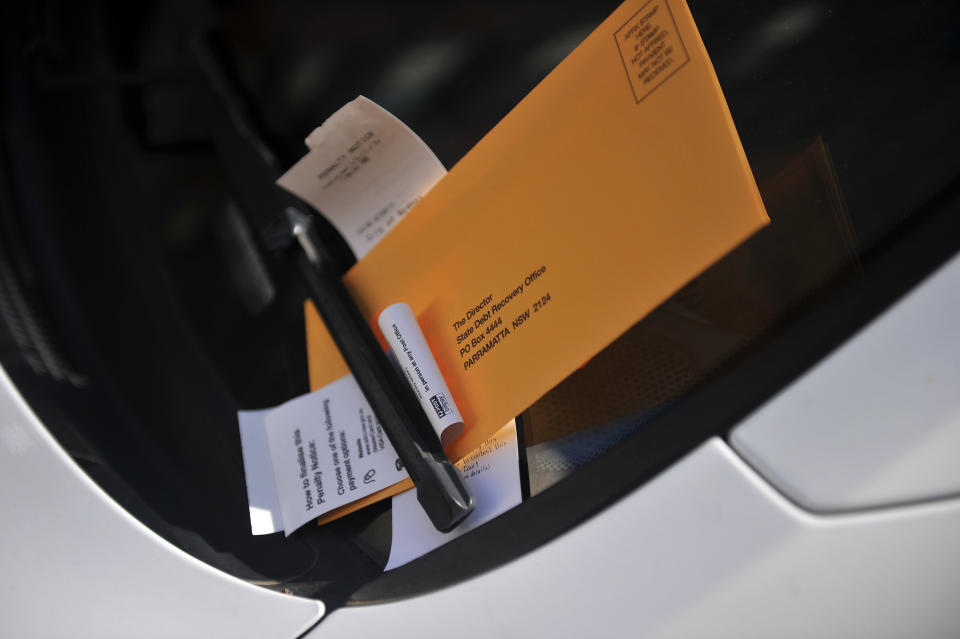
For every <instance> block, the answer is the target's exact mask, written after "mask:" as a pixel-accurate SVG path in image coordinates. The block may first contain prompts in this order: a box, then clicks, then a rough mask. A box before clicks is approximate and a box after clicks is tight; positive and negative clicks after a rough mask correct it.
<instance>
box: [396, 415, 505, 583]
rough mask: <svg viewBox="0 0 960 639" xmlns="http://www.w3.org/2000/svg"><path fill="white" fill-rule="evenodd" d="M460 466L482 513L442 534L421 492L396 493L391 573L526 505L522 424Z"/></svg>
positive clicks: (501, 434) (487, 443)
mask: <svg viewBox="0 0 960 639" xmlns="http://www.w3.org/2000/svg"><path fill="white" fill-rule="evenodd" d="M457 466H458V467H459V468H460V470H461V472H462V473H463V477H464V479H466V481H467V484H468V485H469V486H470V490H472V491H473V494H474V495H475V496H476V498H477V507H476V509H475V510H474V511H473V512H472V513H470V516H469V517H467V518H466V519H465V520H464V521H463V523H462V524H460V525H459V526H457V527H456V528H455V529H454V530H452V531H450V532H448V533H442V532H440V531H438V530H437V529H436V528H434V527H433V524H432V523H430V519H429V518H428V517H427V514H426V513H425V512H423V508H421V507H420V504H419V502H417V494H416V490H408V491H406V492H404V493H401V494H399V495H396V496H395V497H394V498H393V544H392V545H391V547H390V558H389V559H388V560H387V565H386V568H385V570H391V569H393V568H396V567H398V566H402V565H403V564H405V563H407V562H409V561H413V560H414V559H416V558H417V557H420V556H421V555H425V554H426V553H428V552H430V551H431V550H433V549H434V548H438V547H440V546H442V545H443V544H445V543H447V542H448V541H451V540H453V539H456V538H457V537H459V536H460V535H462V534H464V533H466V532H468V531H470V530H473V529H474V528H477V527H478V526H480V525H481V524H484V523H486V522H488V521H490V520H491V519H493V518H494V517H497V516H499V515H501V514H503V513H504V512H506V511H508V510H510V509H511V508H513V507H514V506H516V505H518V504H519V503H520V501H521V499H522V495H521V491H520V460H519V451H518V449H517V425H516V421H513V420H511V421H510V423H509V424H507V425H506V426H504V427H503V428H501V429H500V430H499V431H497V432H496V434H494V435H493V437H490V438H489V439H487V440H486V441H485V442H484V443H483V444H482V445H481V446H480V448H478V449H477V450H475V451H474V452H472V453H470V454H469V455H467V456H466V457H464V458H463V459H462V460H461V461H460V462H459V463H458V464H457Z"/></svg>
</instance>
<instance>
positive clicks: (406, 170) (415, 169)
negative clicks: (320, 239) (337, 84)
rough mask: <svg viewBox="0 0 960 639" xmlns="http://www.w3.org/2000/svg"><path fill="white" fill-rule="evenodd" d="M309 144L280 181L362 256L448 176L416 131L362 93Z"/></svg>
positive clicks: (309, 139)
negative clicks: (322, 217) (324, 219)
mask: <svg viewBox="0 0 960 639" xmlns="http://www.w3.org/2000/svg"><path fill="white" fill-rule="evenodd" d="M306 143H307V146H308V147H309V149H310V151H309V152H308V153H307V155H305V156H304V157H303V158H302V159H301V160H300V161H299V162H297V163H296V164H295V165H293V167H291V168H290V170H289V171H287V172H286V173H284V174H283V175H282V176H281V177H280V179H279V180H277V184H279V185H280V186H282V187H283V188H285V189H287V190H288V191H290V192H291V193H293V194H294V195H296V196H298V197H300V198H301V199H303V200H305V201H306V202H309V203H310V204H311V205H312V206H313V207H314V208H315V209H317V210H318V211H319V212H320V213H322V214H323V215H324V216H325V217H326V218H327V219H329V220H330V222H331V223H332V224H333V225H334V226H335V227H336V228H337V230H338V231H340V234H341V235H342V236H343V237H344V239H345V240H346V241H347V244H349V245H350V248H351V249H353V253H354V255H355V256H356V258H357V259H358V260H359V259H360V258H362V257H363V256H364V255H366V253H367V251H369V250H370V249H371V248H373V246H374V245H375V244H376V243H377V242H379V241H380V239H382V238H383V237H384V236H385V235H386V234H387V233H388V232H389V231H390V230H391V229H392V228H393V226H394V225H395V224H396V223H397V222H399V221H400V219H401V218H402V217H403V216H404V214H405V213H406V212H407V211H409V210H410V209H411V208H413V206H414V205H415V204H416V203H417V202H419V201H420V198H422V197H423V196H424V195H425V194H426V192H427V191H429V190H430V188H431V187H432V186H433V185H434V184H436V183H437V182H438V181H439V180H440V178H442V177H443V176H444V175H446V169H444V168H443V165H442V164H440V160H438V159H437V156H435V155H434V154H433V151H431V150H430V148H429V147H427V145H426V144H424V143H423V140H421V139H420V138H419V137H418V136H417V134H416V133H414V132H413V131H411V130H410V129H409V128H407V126H406V125H405V124H404V123H403V122H401V121H400V120H398V119H397V118H395V117H393V115H391V114H390V113H389V112H387V111H385V110H384V109H382V108H381V107H379V106H378V105H377V104H375V103H374V102H371V101H370V100H368V99H367V98H365V97H363V96H360V97H358V98H357V99H356V100H353V101H352V102H348V103H347V104H345V105H344V106H343V107H341V108H340V110H339V111H337V112H336V113H334V114H333V115H331V116H330V117H329V118H328V119H327V120H326V121H325V122H324V123H323V124H322V125H321V126H320V127H319V128H317V129H315V130H314V131H313V133H311V134H310V136H309V137H308V138H307V140H306Z"/></svg>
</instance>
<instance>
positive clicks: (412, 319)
mask: <svg viewBox="0 0 960 639" xmlns="http://www.w3.org/2000/svg"><path fill="white" fill-rule="evenodd" d="M378 323H379V325H380V332H381V333H383V336H384V338H386V340H387V344H389V345H390V353H389V354H390V358H391V359H392V360H393V362H394V364H396V365H397V367H398V368H399V369H400V371H401V372H402V373H403V376H404V377H406V378H407V382H408V383H409V384H410V388H412V389H413V392H414V394H415V395H416V396H417V399H418V400H419V401H420V407H421V408H422V409H423V411H424V412H425V413H426V414H427V419H429V420H430V425H431V426H433V430H434V431H435V432H436V433H437V437H439V438H440V443H441V444H442V445H443V446H444V447H446V446H447V445H448V444H449V443H450V442H452V441H453V440H454V439H456V438H457V436H458V435H459V434H460V433H462V432H463V417H461V416H460V410H459V409H458V408H457V405H456V404H455V403H454V401H453V395H452V394H451V393H450V389H449V388H447V383H446V382H445V381H443V375H441V374H440V367H439V366H437V360H436V359H434V357H433V353H432V352H431V351H430V346H429V345H428V344H427V338H426V337H424V335H423V331H422V330H420V324H419V323H418V322H417V318H416V316H415V315H414V314H413V310H412V309H411V308H410V305H409V304H404V303H403V302H399V303H397V304H391V305H390V306H388V307H387V308H385V309H383V312H381V313H380V318H379V320H378Z"/></svg>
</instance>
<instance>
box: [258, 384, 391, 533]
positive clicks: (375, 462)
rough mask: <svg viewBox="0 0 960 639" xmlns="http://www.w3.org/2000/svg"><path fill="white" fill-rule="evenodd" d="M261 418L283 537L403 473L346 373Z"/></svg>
mask: <svg viewBox="0 0 960 639" xmlns="http://www.w3.org/2000/svg"><path fill="white" fill-rule="evenodd" d="M265 421H266V435H267V437H266V439H267V448H268V449H269V451H270V459H271V460H272V462H273V477H274V481H275V483H276V489H277V496H278V499H279V502H280V511H281V514H282V520H283V530H284V532H285V533H286V534H288V535H289V534H290V533H291V532H293V531H294V530H296V529H297V528H299V527H300V526H302V525H303V524H305V523H307V522H308V521H310V520H311V519H315V518H317V517H319V516H320V515H322V514H323V513H325V512H327V511H328V510H333V509H334V508H337V507H339V506H343V505H344V504H348V503H350V502H352V501H354V500H356V499H359V498H361V497H365V496H367V495H369V494H370V493H373V492H376V491H378V490H380V489H381V488H386V487H387V486H390V485H393V484H395V483H397V482H398V481H400V480H402V479H405V478H406V477H407V471H406V470H404V469H403V466H402V464H401V463H400V459H399V458H398V457H397V454H396V452H395V451H394V449H393V445H392V444H391V443H390V440H389V439H387V435H386V433H384V432H383V428H382V427H381V426H380V424H379V423H378V422H377V420H376V418H374V416H373V411H372V410H371V408H370V404H368V403H367V400H366V398H365V397H364V396H363V393H362V392H361V391H360V387H359V386H358V385H357V382H356V380H354V378H353V376H352V375H346V376H344V377H341V378H340V379H338V380H337V381H335V382H333V383H332V384H328V385H326V386H324V387H323V388H321V389H319V390H317V391H314V392H312V393H309V394H307V395H302V396H300V397H297V398H295V399H292V400H290V401H289V402H287V403H285V404H282V405H280V406H278V407H277V408H275V409H273V410H271V411H270V412H268V413H267V415H266V418H265Z"/></svg>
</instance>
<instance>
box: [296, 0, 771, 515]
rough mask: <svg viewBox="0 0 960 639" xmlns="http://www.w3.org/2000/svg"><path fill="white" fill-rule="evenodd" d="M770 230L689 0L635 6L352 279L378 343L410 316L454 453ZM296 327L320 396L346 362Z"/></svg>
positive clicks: (315, 329) (312, 330) (316, 335)
mask: <svg viewBox="0 0 960 639" xmlns="http://www.w3.org/2000/svg"><path fill="white" fill-rule="evenodd" d="M766 223H767V216H766V213H765V212H764V208H763V203H762V202H761V200H760V196H759V193H758V191H757V187H756V184H755V182H754V179H753V175H752V173H751V171H750V167H749V166H748V164H747V160H746V157H745V156H744V153H743V148H742V147H741V145H740V140H739V138H738V136H737V132H736V129H735V128H734V125H733V121H732V119H731V117H730V112H729V110H728V108H727V105H726V102H725V101H724V98H723V94H722V93H721V91H720V85H719V83H718V81H717V77H716V75H715V74H714V71H713V67H712V65H711V63H710V60H709V58H708V57H707V52H706V50H705V49H704V46H703V42H702V41H701V39H700V35H699V33H698V32H697V28H696V25H695V24H694V22H693V18H692V16H691V15H690V11H689V9H688V8H687V6H686V4H685V3H684V2H682V1H681V0H639V1H628V2H625V3H624V4H623V5H621V6H620V7H619V8H618V9H617V10H616V11H615V12H614V13H613V15H611V16H610V17H609V18H607V19H606V20H605V21H604V22H603V24H601V25H600V26H599V27H598V28H597V29H596V31H594V32H593V33H592V34H591V35H590V36H589V37H588V38H587V39H586V40H585V41H584V42H583V43H582V44H580V46H578V47H577V48H576V50H574V51H573V52H572V53H571V54H570V55H569V56H568V57H567V58H566V59H565V60H564V61H563V62H562V63H561V64H560V65H559V66H558V67H557V68H556V69H555V70H554V71H553V72H551V73H550V75H548V76H547V77H546V78H545V79H544V80H543V81H542V82H541V83H540V84H539V85H538V86H537V87H536V88H535V89H534V90H533V91H532V92H531V93H530V94H529V95H528V96H527V97H525V98H524V99H523V100H522V101H521V102H520V103H519V104H518V105H517V106H516V107H515V108H514V109H513V110H512V111H511V112H510V113H509V114H508V115H507V116H506V117H505V118H504V119H503V120H502V121H501V122H500V123H499V124H498V125H497V126H496V127H495V128H494V129H493V130H492V131H490V133H489V134H487V135H486V136H485V137H484V138H483V139H482V140H481V141H480V142H479V143H478V144H477V145H476V146H475V147H474V148H473V149H472V150H471V151H470V152H469V153H467V155H466V156H464V158H463V159H462V160H461V161H460V162H459V163H458V164H457V165H456V166H454V167H453V169H452V170H451V171H450V173H449V174H448V175H447V176H446V177H444V178H443V179H442V180H441V181H440V182H439V183H437V185H436V186H434V187H433V189H432V190H431V191H430V192H429V193H428V194H427V195H426V196H425V197H424V198H423V200H422V201H421V202H420V203H419V204H417V206H416V207H414V209H413V210H412V211H411V212H410V213H408V214H407V216H406V219H405V220H404V221H403V222H401V223H400V224H398V226H397V227H396V228H395V229H394V230H393V231H392V233H391V234H390V235H389V236H387V237H386V238H385V239H384V240H383V241H382V242H380V244H378V245H377V246H375V247H374V248H373V249H372V250H371V251H370V252H369V253H368V254H367V255H366V256H365V257H364V258H363V259H362V260H360V261H359V262H358V263H357V264H356V265H355V266H354V268H353V269H352V270H351V271H350V272H349V273H348V274H347V275H346V277H345V280H344V281H345V283H346V285H347V287H348V289H349V290H350V292H351V293H352V294H353V296H354V298H355V299H356V301H357V304H358V305H359V306H360V309H361V310H362V311H363V312H364V314H365V315H366V316H367V318H368V319H369V321H370V324H371V326H372V327H373V330H374V332H375V333H376V334H378V335H379V329H378V328H377V316H378V314H379V313H380V311H381V310H382V309H383V308H385V307H386V306H389V305H390V304H393V303H395V302H400V301H403V302H406V303H408V304H409V305H410V306H411V307H412V308H413V311H414V313H415V314H416V315H417V318H418V320H419V322H420V325H421V327H422V329H423V332H424V333H425V335H426V337H427V340H428V342H429V345H430V348H431V349H432V351H433V353H434V355H435V357H436V359H437V362H438V363H439V366H440V369H441V371H442V372H443V375H444V378H445V379H446V381H447V383H448V385H449V386H450V389H451V392H452V393H453V395H454V399H455V401H456V403H457V405H458V406H459V408H460V411H461V413H462V414H463V417H464V421H465V423H466V430H465V431H464V433H463V435H461V436H460V437H459V438H458V439H457V440H455V441H454V442H453V443H452V445H451V446H450V447H449V448H448V450H447V452H448V454H449V456H450V457H451V458H452V459H454V460H457V459H460V458H462V457H463V456H464V455H466V454H467V453H468V452H470V451H471V450H473V449H474V448H476V447H477V446H478V445H479V444H480V443H481V442H483V440H485V439H486V438H488V437H490V435H492V434H493V433H494V432H496V431H497V429H499V428H500V427H501V426H503V425H504V424H505V423H507V422H508V421H509V420H510V419H511V418H512V417H514V416H515V415H517V414H518V413H520V412H521V411H523V410H524V409H525V408H526V407H527V406H529V405H530V404H531V403H533V402H534V401H535V400H536V399H537V398H539V397H540V396H541V395H543V394H544V393H546V392H547V391H548V390H550V388H552V387H553V386H555V385H556V384H557V383H558V382H560V381H561V380H562V379H563V378H565V377H566V376H567V375H569V374H570V373H572V372H573V371H574V370H575V369H576V368H577V367H579V366H580V365H581V364H583V363H584V362H585V361H587V360H588V359H590V358H591V357H592V356H593V355H595V354H596V353H597V352H598V351H600V350H601V349H603V348H604V347H605V346H607V345H608V344H609V343H610V342H612V341H613V340H614V339H615V338H616V337H618V336H619V335H620V334H621V333H623V332H624V331H626V330H627V329H628V328H630V327H631V326H632V325H633V324H635V323H636V322H637V321H638V320H639V319H640V318H642V317H643V316H644V315H646V314H647V313H649V312H650V311H651V310H653V309H654V308H655V307H656V306H658V305H659V304H660V303H661V302H663V301H664V300H665V299H666V298H667V297H669V296H670V295H671V294H672V293H674V292H675V291H676V290H678V289H679V288H680V287H682V286H683V285H684V284H686V283H687V282H688V281H690V280H691V279H692V278H693V277H694V276H696V275H697V274H698V273H700V272H701V271H703V270H704V269H706V268H707V267H708V266H710V265H711V264H712V263H713V262H714V261H716V260H717V259H718V258H720V257H721V256H723V255H724V254H726V253H727V252H728V251H730V250H731V249H732V248H734V247H735V246H737V245H738V244H739V243H741V242H742V241H743V240H744V239H746V238H747V237H748V236H750V235H751V234H752V233H753V232H755V231H756V230H758V229H759V228H760V227H762V226H763V225H764V224H766ZM306 323H307V339H308V349H309V366H310V382H311V387H312V388H314V389H316V388H319V387H321V386H324V385H326V384H327V383H329V382H331V381H333V380H335V379H337V378H339V377H341V376H342V375H344V374H346V373H347V372H348V371H347V368H346V366H345V364H344V363H343V360H342V359H341V358H340V356H339V353H338V352H337V349H336V347H335V346H334V345H333V342H332V341H331V339H330V336H329V334H328V333H327V332H326V329H325V328H324V326H323V323H322V321H321V320H320V318H319V316H318V315H317V314H316V312H315V311H314V310H313V308H312V307H311V306H310V305H309V304H308V308H307V314H306ZM409 485H410V484H409V483H408V482H407V483H402V484H398V485H397V486H395V487H392V488H390V489H386V490H383V491H380V492H379V493H376V494H374V495H371V496H369V497H367V498H365V499H362V500H359V501H358V502H355V503H353V504H351V505H350V506H346V507H344V508H343V509H341V510H340V511H334V512H333V513H330V514H328V515H327V516H326V517H324V518H322V519H321V522H323V521H328V520H330V519H332V518H335V517H337V516H339V515H342V514H344V513H345V512H348V511H350V510H355V509H357V508H359V507H361V506H363V505H366V504H369V503H372V502H374V501H377V500H378V499H382V498H383V497H386V496H388V495H390V494H394V493H396V492H398V491H399V490H402V489H405V488H407V487H409Z"/></svg>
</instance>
